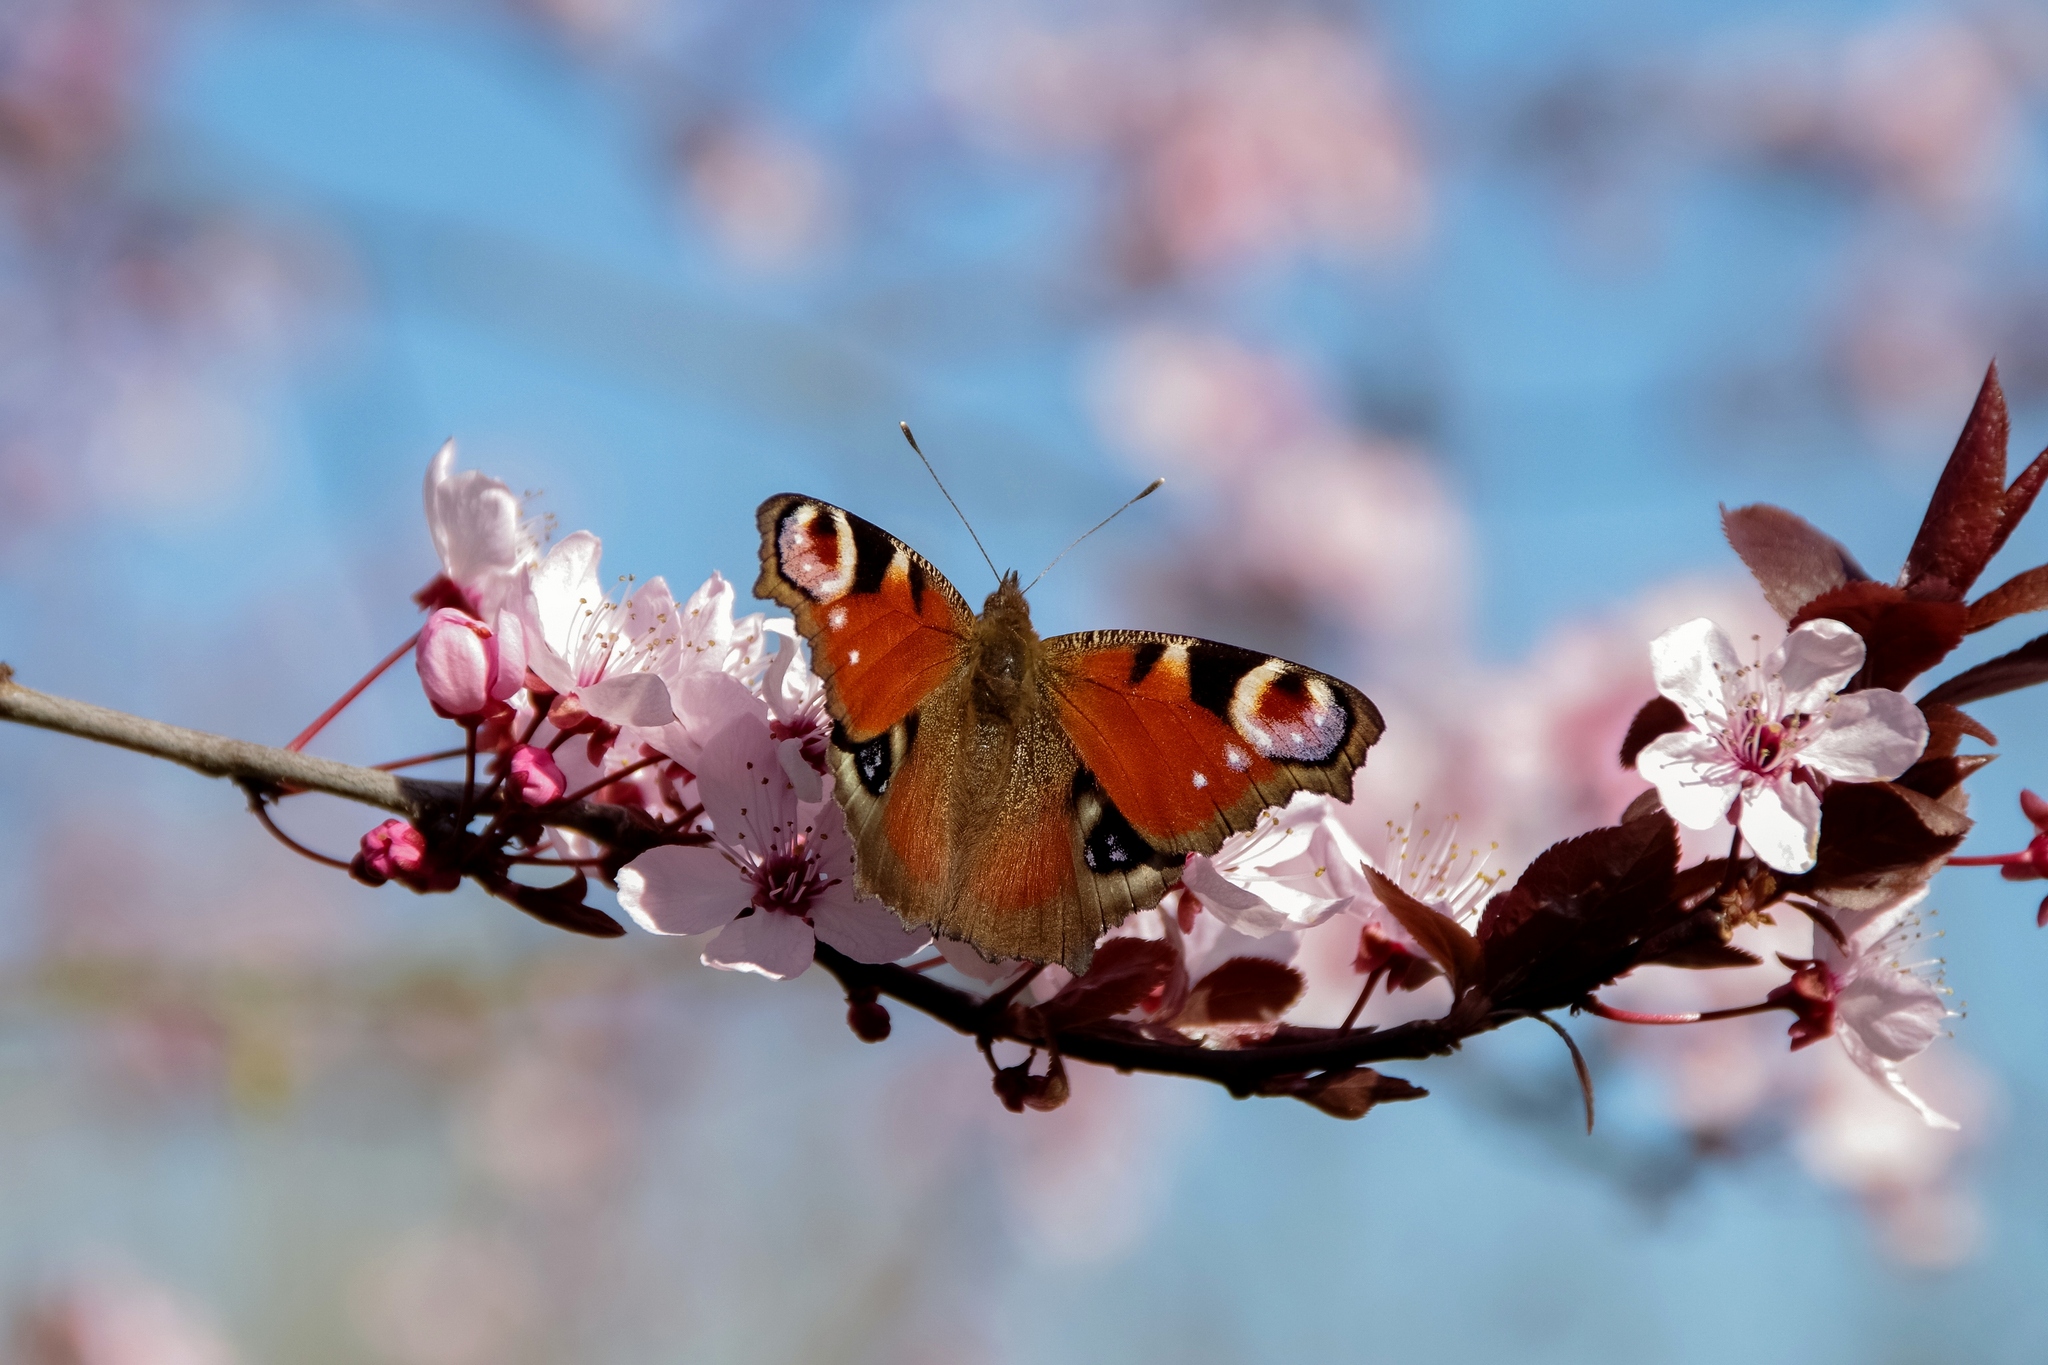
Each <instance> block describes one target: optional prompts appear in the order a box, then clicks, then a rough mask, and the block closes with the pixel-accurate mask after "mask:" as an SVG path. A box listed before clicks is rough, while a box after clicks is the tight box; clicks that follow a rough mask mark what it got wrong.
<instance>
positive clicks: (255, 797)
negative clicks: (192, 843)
mask: <svg viewBox="0 0 2048 1365" xmlns="http://www.w3.org/2000/svg"><path fill="white" fill-rule="evenodd" d="M242 790H243V791H245V792H247V793H248V794H249V809H250V811H251V812H253V813H254V814H255V816H256V818H257V819H258V820H260V821H262V823H263V828H265V829H267V830H269V831H270V833H271V836H272V837H273V838H275V839H276V840H277V841H278V842H279V843H280V844H283V845H284V846H285V847H286V848H288V849H290V850H291V851H292V852H294V853H296V854H298V855H299V856H300V857H301V858H310V859H312V860H313V861H314V862H316V863H324V864H326V865H327V866H328V867H338V868H340V869H341V870H342V871H343V872H346V871H348V870H349V865H348V864H347V863H345V862H343V861H342V860H341V859H339V858H330V857H328V856H327V855H326V854H325V853H315V852H314V851H313V850H312V849H310V848H307V847H306V846H305V845H304V844H302V843H300V842H299V841H298V840H297V839H294V838H292V836H291V835H289V834H286V833H285V832H284V831H283V830H281V829H279V828H278V827H277V821H275V820H273V819H271V818H270V811H269V810H268V809H267V808H266V804H265V802H264V800H263V788H261V787H260V786H258V785H257V784H256V783H254V782H248V781H244V782H243V783H242Z"/></svg>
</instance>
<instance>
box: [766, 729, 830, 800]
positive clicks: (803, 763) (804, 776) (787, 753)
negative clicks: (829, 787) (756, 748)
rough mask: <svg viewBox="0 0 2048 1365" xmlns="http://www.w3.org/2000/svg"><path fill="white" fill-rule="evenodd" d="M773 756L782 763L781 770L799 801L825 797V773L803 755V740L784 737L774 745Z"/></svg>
mask: <svg viewBox="0 0 2048 1365" xmlns="http://www.w3.org/2000/svg"><path fill="white" fill-rule="evenodd" d="M775 757H776V758H777V759H779V760H780V761H781V763H782V772H783V775H784V776H785V777H787V778H788V779H789V785H790V787H791V788H792V789H793V790H794V791H795V792H796V799H797V800H799V801H823V800H824V799H825V775H824V774H823V773H821V772H819V771H818V770H817V769H816V768H813V767H812V766H811V761H810V760H809V759H807V758H805V757H804V742H803V741H802V740H800V739H785V740H781V741H778V742H777V744H776V746H775Z"/></svg>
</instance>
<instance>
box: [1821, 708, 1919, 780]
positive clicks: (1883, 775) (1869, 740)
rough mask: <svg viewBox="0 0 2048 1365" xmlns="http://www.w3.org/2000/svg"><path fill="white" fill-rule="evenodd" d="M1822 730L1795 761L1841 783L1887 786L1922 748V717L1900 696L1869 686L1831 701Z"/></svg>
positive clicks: (1915, 759) (1912, 760)
mask: <svg viewBox="0 0 2048 1365" xmlns="http://www.w3.org/2000/svg"><path fill="white" fill-rule="evenodd" d="M1826 714H1827V722H1826V728H1825V729H1823V730H1822V731H1821V732H1820V733H1819V734H1818V735H1816V736H1814V738H1813V740H1812V741H1811V742H1810V743H1808V744H1806V745H1804V746H1803V747H1802V748H1801V749H1800V750H1799V762H1801V763H1804V764H1805V765H1806V766H1807V767H1809V768H1812V769H1813V770H1814V771H1816V772H1820V773H1825V774H1827V775H1828V776H1829V777H1832V778H1837V779H1839V780H1841V781H1845V782H1872V781H1883V782H1889V781H1891V780H1892V779H1893V778H1895V777H1897V776H1898V775H1899V774H1900V773H1902V772H1904V771H1906V769H1908V768H1910V767H1912V766H1913V764H1914V763H1915V762H1917V761H1918V760H1919V758H1920V755H1921V752H1922V751H1923V750H1925V749H1926V748H1927V718H1926V717H1925V716H1923V715H1921V714H1920V708H1919V707H1917V706H1915V705H1913V703H1912V702H1910V701H1908V700H1907V699H1906V695H1905V693H1903V692H1892V691H1888V690H1886V689H1884V688H1878V687H1873V688H1869V689H1867V690H1865V691H1862V692H1851V693H1849V694H1847V695H1846V696H1840V697H1836V698H1835V700H1834V702H1833V703H1832V704H1831V705H1830V706H1829V707H1828V709H1827V713H1826Z"/></svg>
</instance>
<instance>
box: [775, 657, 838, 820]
mask: <svg viewBox="0 0 2048 1365" xmlns="http://www.w3.org/2000/svg"><path fill="white" fill-rule="evenodd" d="M761 696H762V699H763V700H765V701H766V702H767V703H768V715H769V721H768V732H769V733H770V734H771V735H773V736H775V752H776V758H777V759H779V760H780V761H781V763H782V771H783V772H784V773H786V774H787V775H788V777H789V781H790V784H791V785H792V786H794V787H795V788H796V794H797V799H798V800H801V801H822V800H824V799H825V782H824V778H825V772H826V768H825V754H826V749H827V746H828V745H829V744H830V743H831V739H832V718H831V717H830V716H829V715H827V714H826V713H825V686H824V684H823V683H821V682H819V681H818V675H817V674H815V673H813V672H811V667H810V664H809V663H808V662H806V661H805V659H804V657H803V654H802V651H801V649H800V648H799V646H798V645H797V642H796V641H795V640H793V639H785V640H783V642H782V645H781V648H780V649H779V650H778V651H777V652H776V655H775V662H774V663H772V664H770V665H769V666H768V674H767V676H766V677H765V678H763V679H762V680H761Z"/></svg>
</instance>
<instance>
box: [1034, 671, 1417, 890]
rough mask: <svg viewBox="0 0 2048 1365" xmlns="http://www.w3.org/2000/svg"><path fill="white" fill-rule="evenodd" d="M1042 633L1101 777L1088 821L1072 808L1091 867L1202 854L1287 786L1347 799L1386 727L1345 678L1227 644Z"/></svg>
mask: <svg viewBox="0 0 2048 1365" xmlns="http://www.w3.org/2000/svg"><path fill="white" fill-rule="evenodd" d="M1045 646H1046V656H1047V664H1048V667H1047V684H1046V685H1047V689H1048V691H1049V692H1050V693H1051V695H1052V697H1053V699H1054V708H1055V710H1056V713H1057V714H1058V717H1059V721H1060V725H1061V727H1062V728H1063V729H1064V730H1065V732H1066V735H1067V737H1068V739H1069V740H1071V742H1072V744H1073V747H1074V750H1075V752H1076V753H1077V755H1078V756H1079V759H1080V762H1081V765H1082V769H1083V772H1084V773H1085V774H1086V776H1087V777H1088V778H1089V779H1090V780H1092V782H1093V784H1094V785H1095V787H1096V788H1097V789H1099V798H1098V799H1097V801H1096V802H1095V805H1096V806H1097V808H1098V809H1097V810H1096V812H1095V813H1094V814H1093V817H1092V820H1089V819H1084V817H1086V816H1088V815H1089V812H1088V811H1086V810H1084V809H1083V807H1084V806H1085V805H1086V804H1087V803H1086V802H1077V807H1076V817H1077V819H1078V820H1082V823H1083V826H1084V828H1083V829H1082V830H1081V834H1082V837H1083V840H1084V842H1083V845H1082V848H1083V852H1084V855H1086V857H1085V858H1084V862H1085V864H1086V865H1087V867H1088V868H1089V870H1090V871H1091V872H1095V873H1097V875H1098V877H1099V875H1100V874H1101V872H1102V871H1104V870H1117V869H1120V868H1121V867H1123V866H1125V865H1130V866H1136V865H1140V864H1151V863H1156V862H1157V861H1158V860H1159V859H1161V858H1162V857H1166V856H1171V857H1172V858H1173V861H1174V862H1175V864H1178V862H1179V861H1180V858H1181V856H1183V855H1185V854H1188V853H1213V852H1215V851H1216V849H1217V848H1218V847H1219V846H1220V845H1221V844H1222V843H1223V841H1224V840H1225V839H1226V838H1228V837H1229V836H1230V835H1231V834H1232V833H1233V832H1235V831H1237V830H1243V829H1250V828H1251V827H1252V825H1253V823H1254V821H1256V820H1257V818H1258V814H1259V812H1260V811H1262V810H1264V809H1266V808H1267V807H1268V806H1283V805H1285V804H1287V801H1288V800H1289V798H1291V797H1292V796H1293V795H1294V793H1296V792H1298V791H1313V792H1327V793H1329V794H1330V795H1332V796H1335V797H1337V798H1338V799H1339V800H1343V801H1349V800H1350V799H1351V777H1352V774H1353V773H1354V772H1355V771H1357V769H1358V768H1359V767H1360V766H1361V765H1362V764H1363V763H1364V762H1365V751H1366V750H1367V749H1368V748H1370V747H1371V746H1372V744H1373V742H1374V741H1376V740H1377V739H1378V738H1379V737H1380V735H1381V733H1382V732H1383V731H1384V730H1385V728H1386V727H1385V724H1384V722H1383V721H1382V720H1381V719H1380V713H1379V708H1377V707H1375V706H1374V705H1373V704H1372V702H1371V700H1370V699H1368V698H1367V697H1366V695H1365V694H1364V693H1363V692H1360V691H1359V690H1358V689H1357V688H1355V687H1353V686H1351V684H1349V683H1347V682H1344V681H1343V680H1342V679H1339V678H1333V677H1331V676H1330V675H1329V674H1327V673H1318V672H1317V671H1316V670H1314V669H1312V668H1305V667H1303V666H1302V665H1300V664H1296V663H1289V662H1288V661H1287V660H1285V659H1276V658H1274V657H1272V656H1271V655H1266V654H1260V653H1257V652H1255V651H1253V650H1248V649H1239V648H1237V647H1236V646H1235V645H1224V644H1217V643H1216V642H1214V641H1212V640H1197V639H1193V638H1190V637H1188V636H1185V635H1161V634H1157V633H1155V632H1152V631H1138V630H1099V631H1089V632H1085V633H1083V634H1078V635H1061V636H1057V637H1055V638H1053V639H1051V640H1047V641H1046V642H1045ZM1157 899H1158V897H1157V896H1154V897H1153V898H1152V902H1151V903H1156V902H1157Z"/></svg>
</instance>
